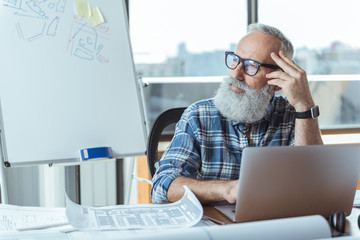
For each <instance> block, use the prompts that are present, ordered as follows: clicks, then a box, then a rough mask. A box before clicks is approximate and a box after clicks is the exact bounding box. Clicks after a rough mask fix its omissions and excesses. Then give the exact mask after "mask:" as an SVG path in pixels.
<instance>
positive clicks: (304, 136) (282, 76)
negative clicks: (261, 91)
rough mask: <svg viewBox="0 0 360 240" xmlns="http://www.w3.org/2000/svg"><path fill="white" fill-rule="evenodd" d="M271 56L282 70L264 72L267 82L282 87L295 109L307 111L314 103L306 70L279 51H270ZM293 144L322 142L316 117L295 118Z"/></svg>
mask: <svg viewBox="0 0 360 240" xmlns="http://www.w3.org/2000/svg"><path fill="white" fill-rule="evenodd" d="M271 58H272V59H273V60H274V61H275V62H276V64H278V65H279V66H280V67H281V68H282V69H283V70H284V72H280V71H275V72H271V73H269V74H266V77H267V78H270V79H271V80H269V81H268V84H270V85H275V86H278V87H280V88H282V90H283V91H284V94H285V96H286V97H287V99H288V101H289V103H290V104H291V105H292V106H293V107H294V108H295V111H297V112H305V111H308V110H309V109H310V108H311V107H313V106H314V105H315V104H314V101H313V99H312V97H311V93H310V88H309V82H308V79H307V76H306V72H305V71H304V70H303V69H302V68H301V67H299V66H298V65H296V63H294V62H293V61H292V60H291V59H289V58H288V57H286V56H285V55H284V54H283V52H281V51H280V52H279V55H277V54H275V53H271ZM294 144H295V145H315V144H323V142H322V139H321V134H320V129H319V123H318V120H317V119H311V118H308V119H297V120H296V122H295V141H294Z"/></svg>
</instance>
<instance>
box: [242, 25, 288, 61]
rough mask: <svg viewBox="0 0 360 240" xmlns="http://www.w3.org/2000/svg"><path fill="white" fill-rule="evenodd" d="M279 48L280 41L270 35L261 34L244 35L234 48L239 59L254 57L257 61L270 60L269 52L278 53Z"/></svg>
mask: <svg viewBox="0 0 360 240" xmlns="http://www.w3.org/2000/svg"><path fill="white" fill-rule="evenodd" d="M280 48H281V41H280V40H279V39H278V38H276V37H274V36H271V35H268V34H265V33H261V32H251V33H249V34H247V35H245V36H244V37H243V38H242V39H241V40H240V41H239V44H238V46H237V48H236V52H237V53H238V54H240V55H242V56H241V57H244V58H252V57H256V58H257V59H254V60H258V61H263V60H266V59H271V57H270V53H271V52H278V51H279V50H280Z"/></svg>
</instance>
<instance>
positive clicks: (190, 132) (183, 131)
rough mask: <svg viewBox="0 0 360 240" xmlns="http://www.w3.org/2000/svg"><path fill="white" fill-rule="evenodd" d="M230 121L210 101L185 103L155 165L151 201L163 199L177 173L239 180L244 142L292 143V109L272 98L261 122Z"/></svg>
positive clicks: (188, 175) (273, 144)
mask: <svg viewBox="0 0 360 240" xmlns="http://www.w3.org/2000/svg"><path fill="white" fill-rule="evenodd" d="M248 129H249V124H245V123H240V122H236V121H231V120H229V119H227V118H225V117H224V116H222V115H221V114H220V112H219V111H218V110H217V108H216V107H215V105H214V100H213V99H207V100H202V101H199V102H196V103H194V104H192V105H191V106H189V107H188V108H187V109H186V110H185V112H184V114H183V115H182V117H181V119H180V121H179V122H178V123H177V125H176V130H175V135H174V137H173V139H172V141H171V143H170V144H169V146H168V147H167V149H166V151H165V152H164V154H163V156H162V158H161V160H160V161H159V162H157V163H156V164H155V167H156V173H155V175H154V177H153V179H152V181H153V186H152V189H151V199H152V202H154V203H160V202H168V199H167V190H168V188H169V186H170V183H171V182H172V181H173V180H174V179H175V178H177V177H180V176H185V177H190V178H195V179H199V180H216V179H218V180H234V179H239V172H240V163H241V155H242V151H243V149H244V148H245V147H248V146H284V145H294V132H295V110H294V108H293V107H292V106H291V105H290V104H289V102H288V101H287V100H286V99H285V98H284V97H282V96H275V97H274V98H273V99H272V101H271V103H270V105H269V107H268V109H267V112H266V115H265V117H264V118H262V119H261V120H259V121H257V122H255V123H253V124H252V127H251V133H250V142H248V139H247V136H246V132H247V131H248Z"/></svg>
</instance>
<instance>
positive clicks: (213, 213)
mask: <svg viewBox="0 0 360 240" xmlns="http://www.w3.org/2000/svg"><path fill="white" fill-rule="evenodd" d="M203 209H204V215H205V216H208V217H212V218H214V219H216V220H219V221H221V222H223V223H225V224H233V223H234V222H233V221H231V220H230V219H229V218H227V217H226V216H225V215H224V214H222V213H221V212H219V211H218V210H216V209H215V208H214V207H213V206H204V207H203ZM359 215H360V208H356V207H354V208H353V209H352V211H351V214H350V215H349V216H348V217H347V218H346V227H345V229H346V233H347V234H349V235H350V236H358V237H359V236H360V230H359V227H358V223H357V219H358V216H359Z"/></svg>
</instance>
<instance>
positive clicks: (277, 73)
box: [266, 71, 293, 81]
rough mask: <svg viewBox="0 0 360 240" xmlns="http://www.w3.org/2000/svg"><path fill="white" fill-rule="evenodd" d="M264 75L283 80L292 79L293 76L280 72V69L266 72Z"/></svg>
mask: <svg viewBox="0 0 360 240" xmlns="http://www.w3.org/2000/svg"><path fill="white" fill-rule="evenodd" d="M266 77H267V78H269V79H280V80H285V81H291V80H293V77H291V76H289V75H288V74H287V73H285V72H280V71H274V72H271V73H268V74H266Z"/></svg>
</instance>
